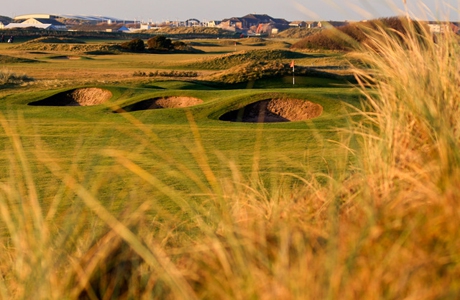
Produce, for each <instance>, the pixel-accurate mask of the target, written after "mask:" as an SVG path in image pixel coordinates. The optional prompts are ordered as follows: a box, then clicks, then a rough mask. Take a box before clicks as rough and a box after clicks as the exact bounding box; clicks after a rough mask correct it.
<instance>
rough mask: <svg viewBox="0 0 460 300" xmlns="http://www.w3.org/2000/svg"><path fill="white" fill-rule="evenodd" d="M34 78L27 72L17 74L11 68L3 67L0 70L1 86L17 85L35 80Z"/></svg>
mask: <svg viewBox="0 0 460 300" xmlns="http://www.w3.org/2000/svg"><path fill="white" fill-rule="evenodd" d="M33 80H34V79H33V78H31V77H29V76H27V75H25V74H16V73H14V72H11V71H10V70H7V69H3V70H1V71H0V87H1V86H2V85H4V86H7V85H16V84H21V83H25V82H30V81H33Z"/></svg>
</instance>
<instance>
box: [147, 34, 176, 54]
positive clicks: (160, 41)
mask: <svg viewBox="0 0 460 300" xmlns="http://www.w3.org/2000/svg"><path fill="white" fill-rule="evenodd" d="M147 46H148V47H149V49H150V50H161V51H165V50H171V49H172V48H173V44H172V41H171V39H168V38H167V37H165V36H163V35H158V36H155V37H152V38H150V39H148V40H147Z"/></svg>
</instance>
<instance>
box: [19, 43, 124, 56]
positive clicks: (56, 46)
mask: <svg viewBox="0 0 460 300" xmlns="http://www.w3.org/2000/svg"><path fill="white" fill-rule="evenodd" d="M12 48H13V49H17V50H28V51H53V52H78V53H98V52H99V53H119V52H121V47H120V46H119V45H116V44H112V45H109V44H82V43H77V44H74V43H65V42H64V43H63V42H59V43H48V42H32V43H27V42H26V43H22V44H18V45H16V46H12Z"/></svg>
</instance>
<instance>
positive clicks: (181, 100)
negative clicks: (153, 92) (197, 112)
mask: <svg viewBox="0 0 460 300" xmlns="http://www.w3.org/2000/svg"><path fill="white" fill-rule="evenodd" d="M201 103H203V100H201V99H198V98H193V97H186V96H171V97H160V98H153V99H147V100H143V101H140V102H137V103H134V104H132V105H129V106H126V107H124V108H123V110H122V111H138V110H147V109H160V108H183V107H190V106H194V105H198V104H201Z"/></svg>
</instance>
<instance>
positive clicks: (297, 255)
mask: <svg viewBox="0 0 460 300" xmlns="http://www.w3.org/2000/svg"><path fill="white" fill-rule="evenodd" d="M406 26H408V28H409V30H408V31H407V32H408V33H407V34H406V35H404V36H402V37H401V38H398V39H395V38H394V34H397V33H394V32H391V31H387V30H376V31H374V32H371V33H369V34H370V39H371V40H372V43H369V44H368V47H363V49H360V53H359V54H358V55H359V57H360V59H362V60H363V61H364V62H365V64H364V65H366V66H369V68H368V69H356V76H357V78H358V79H359V81H360V82H361V84H362V86H361V90H362V93H363V95H364V96H365V97H366V100H367V101H366V103H367V106H365V107H364V108H363V110H362V111H359V112H358V114H359V115H360V118H353V120H354V121H353V122H350V125H349V127H348V128H342V129H341V130H343V131H344V132H347V135H345V136H348V138H347V139H344V140H343V141H342V144H343V148H344V149H345V150H346V151H347V152H348V155H349V156H350V157H353V161H354V163H353V165H350V164H348V163H345V162H344V163H343V164H339V163H338V165H337V166H334V167H333V168H331V169H330V171H329V172H327V173H318V172H316V171H315V170H307V171H306V172H305V175H304V176H302V177H299V176H298V175H292V174H279V177H278V178H274V179H273V180H272V184H271V185H270V187H269V188H267V187H266V185H265V184H264V183H263V181H262V180H259V178H258V176H257V155H255V156H256V158H255V163H254V168H253V172H252V174H251V176H248V175H247V174H242V173H241V172H240V170H238V168H237V167H236V166H235V165H233V164H232V163H231V162H230V163H228V162H227V164H226V167H227V168H229V169H230V170H231V171H232V172H231V174H232V177H230V178H226V179H222V178H218V177H217V176H216V175H215V171H214V170H213V169H212V168H210V165H209V163H208V160H207V153H206V151H205V150H204V147H203V145H202V144H201V143H202V141H201V137H200V132H199V130H198V128H197V126H196V125H195V124H194V120H193V118H192V117H189V121H190V124H191V125H190V128H191V131H192V133H193V135H194V137H195V144H194V145H190V146H189V147H190V152H191V154H192V155H193V156H194V157H195V159H196V160H197V163H198V164H199V165H200V168H201V172H202V174H203V175H204V177H203V176H202V177H198V176H197V177H194V176H193V173H187V170H186V169H182V170H183V173H184V174H185V173H187V174H186V175H185V176H184V178H185V177H190V180H193V181H195V183H196V186H197V187H198V189H197V191H196V193H195V194H184V193H183V192H181V191H179V190H175V189H174V188H173V187H171V186H168V185H165V184H163V182H162V180H161V178H158V177H157V176H156V175H155V174H152V173H149V172H147V171H146V170H144V169H143V168H142V166H141V165H138V164H136V163H135V161H133V160H131V159H130V156H129V155H128V154H126V153H123V152H118V151H115V150H107V151H106V152H105V154H106V155H107V157H110V158H112V159H113V160H114V161H115V162H116V163H117V167H116V168H114V169H113V171H114V172H115V171H117V170H121V169H123V170H125V171H127V172H131V173H132V174H133V176H135V177H137V178H139V179H141V180H142V181H143V182H145V183H146V184H148V185H150V186H152V187H154V188H155V189H157V190H158V191H160V192H161V193H162V194H164V195H165V196H166V197H168V198H169V199H171V201H172V202H173V203H174V205H173V207H165V206H163V203H162V202H161V201H158V199H155V198H153V197H152V198H148V197H145V199H143V200H142V201H139V199H137V201H136V202H134V203H136V205H130V203H126V207H124V209H123V210H122V212H121V213H118V214H116V215H115V214H114V213H111V212H110V211H109V210H108V209H107V208H106V207H104V206H102V205H101V203H100V202H99V201H98V199H97V197H96V196H97V192H96V191H97V184H98V183H99V184H103V183H104V180H103V178H102V177H103V175H101V174H97V173H95V174H86V176H93V177H94V180H95V181H96V182H98V183H94V185H93V186H91V185H85V184H84V182H88V180H86V181H84V182H83V181H82V180H81V174H80V173H79V172H80V170H79V169H78V165H77V164H76V165H74V166H72V167H71V168H69V169H63V168H62V167H61V166H60V165H59V161H56V160H54V159H53V157H52V156H50V155H49V152H48V151H46V147H45V146H44V145H42V144H41V142H40V138H39V137H37V147H36V148H37V150H36V157H28V156H27V155H25V154H24V151H23V150H22V145H21V139H20V137H19V135H18V133H17V132H16V131H15V129H14V128H16V127H15V126H12V124H11V122H12V121H11V120H10V121H6V119H5V118H3V117H0V120H1V126H2V130H3V134H5V135H7V136H8V137H9V140H10V143H9V145H8V146H7V149H5V151H6V152H7V154H8V162H9V164H10V168H9V170H10V175H9V177H8V178H9V179H8V181H6V182H2V183H1V185H0V214H1V226H2V236H1V239H2V243H1V244H2V247H3V249H2V251H0V262H1V263H0V276H1V278H0V297H1V298H3V299H31V298H33V299H77V298H80V299H382V298H383V299H456V298H458V297H459V294H460V280H459V278H460V256H459V254H458V253H459V252H458V249H460V208H459V207H460V206H459V200H460V199H459V198H460V172H459V171H460V166H459V163H460V160H459V155H460V149H459V143H460V136H459V135H460V133H459V119H460V112H459V104H458V99H459V93H460V92H459V89H458V85H459V82H460V80H459V79H460V78H459V77H460V75H459V73H458V69H459V68H458V67H459V57H460V56H459V54H460V49H459V46H458V42H457V39H456V37H455V36H451V35H448V34H446V35H444V36H441V37H438V38H437V39H436V41H434V40H433V39H432V36H431V35H430V34H429V33H428V32H424V31H422V32H420V31H418V32H417V31H414V30H411V27H410V26H411V22H408V23H407V24H406ZM355 114H356V112H355ZM18 122H20V120H19V121H18ZM132 122H133V126H138V127H139V129H140V130H143V125H142V124H141V123H139V122H136V120H134V119H133V120H132ZM156 138H157V137H155V136H153V135H152V134H151V132H148V131H145V139H146V140H145V144H150V143H155V142H154V140H155V139H156ZM254 151H255V153H257V149H256V150H254ZM47 153H48V155H47ZM164 157H165V159H168V158H169V156H168V154H167V153H165V154H164ZM36 159H38V160H39V161H40V162H41V163H42V164H44V165H46V166H47V168H48V169H49V170H50V172H52V173H53V175H54V176H55V177H56V178H57V179H58V180H57V182H59V185H60V188H59V189H58V192H57V193H56V195H55V197H54V199H53V201H52V203H46V204H43V203H40V201H39V199H37V193H36V186H35V182H34V181H33V179H32V176H31V172H32V171H31V160H36ZM224 161H225V159H223V162H224ZM178 176H180V174H179V175H178ZM292 177H296V180H295V181H293V180H289V178H292ZM201 178H205V179H201ZM184 180H185V179H184ZM293 182H296V185H293V184H292V183H293ZM275 183H276V184H275ZM124 193H126V192H125V191H123V190H120V191H118V192H114V196H113V197H114V198H117V197H124V198H125V199H136V192H135V188H134V187H133V190H132V192H131V193H130V194H129V195H126V194H124ZM69 199H72V202H71V204H67V205H65V206H64V207H61V206H62V205H61V204H62V202H63V201H64V200H69ZM77 200H78V201H77Z"/></svg>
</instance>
